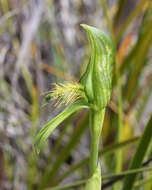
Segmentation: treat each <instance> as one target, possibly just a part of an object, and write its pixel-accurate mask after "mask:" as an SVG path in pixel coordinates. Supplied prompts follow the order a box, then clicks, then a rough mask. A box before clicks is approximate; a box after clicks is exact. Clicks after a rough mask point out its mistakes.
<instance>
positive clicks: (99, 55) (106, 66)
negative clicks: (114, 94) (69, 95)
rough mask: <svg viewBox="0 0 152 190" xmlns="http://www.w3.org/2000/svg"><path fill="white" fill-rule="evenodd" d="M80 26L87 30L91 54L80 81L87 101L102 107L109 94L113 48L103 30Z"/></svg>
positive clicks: (105, 103)
mask: <svg viewBox="0 0 152 190" xmlns="http://www.w3.org/2000/svg"><path fill="white" fill-rule="evenodd" d="M81 26H82V27H83V28H84V29H86V30H87V33H88V39H89V44H90V54H91V56H90V60H89V64H88V66H87V69H86V72H85V73H84V75H83V76H82V78H81V79H80V83H81V84H83V86H84V91H85V94H86V96H87V99H88V103H89V104H91V105H93V107H94V108H96V109H102V108H105V107H106V106H107V105H108V103H109V100H110V96H111V90H112V76H113V68H114V58H115V49H114V46H113V43H112V40H111V39H110V38H109V37H108V36H107V35H106V34H105V33H104V32H102V31H101V30H99V29H97V28H94V27H91V26H88V25H85V24H82V25H81Z"/></svg>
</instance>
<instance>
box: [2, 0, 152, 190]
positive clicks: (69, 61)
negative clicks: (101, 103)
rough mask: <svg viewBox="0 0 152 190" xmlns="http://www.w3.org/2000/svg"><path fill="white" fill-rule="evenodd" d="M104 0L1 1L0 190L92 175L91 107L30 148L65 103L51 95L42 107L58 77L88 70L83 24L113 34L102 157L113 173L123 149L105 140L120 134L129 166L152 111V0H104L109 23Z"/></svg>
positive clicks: (30, 188)
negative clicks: (55, 102)
mask: <svg viewBox="0 0 152 190" xmlns="http://www.w3.org/2000/svg"><path fill="white" fill-rule="evenodd" d="M103 2H104V1H102V0H100V1H98V0H93V1H92V0H54V1H53V0H52V1H51V0H0V190H4V189H6V190H10V189H15V190H26V189H28V190H35V189H45V188H47V187H51V186H54V185H57V184H61V183H64V184H65V183H71V182H74V181H76V180H79V179H85V178H87V177H88V175H89V168H88V156H89V152H90V134H89V125H88V123H89V119H88V112H87V110H82V111H79V112H78V113H76V114H74V115H73V116H71V117H70V118H69V119H67V120H66V121H65V122H63V123H62V124H61V125H60V126H59V127H58V128H57V129H56V130H55V131H54V132H53V134H52V135H51V137H49V140H48V141H47V143H46V144H45V147H44V148H43V150H42V151H41V153H40V154H39V155H35V153H34V151H33V149H32V144H33V140H34V137H35V135H36V134H37V132H38V131H39V130H40V129H41V128H42V126H43V125H44V124H45V123H46V122H47V121H49V120H50V119H52V118H53V117H54V116H56V115H57V114H58V113H60V112H61V110H62V109H63V108H55V107H54V106H53V102H50V103H49V104H47V105H46V106H43V105H44V104H45V103H46V102H45V98H44V93H45V92H47V91H49V90H51V89H52V84H53V83H55V82H56V83H59V82H65V81H78V80H79V78H80V76H81V74H82V73H83V72H84V71H85V68H86V65H87V63H88V60H89V55H90V52H89V47H88V40H87V37H86V33H85V31H84V30H83V29H82V28H81V27H80V24H81V23H85V24H88V25H92V26H96V27H98V28H100V29H102V30H104V31H105V32H106V33H108V34H109V35H110V36H111V37H112V39H113V40H114V41H115V45H116V48H117V55H116V64H115V65H116V69H115V74H114V80H113V93H112V98H111V102H110V104H109V106H108V108H107V112H106V117H105V121H104V128H103V133H102V139H101V150H102V151H103V152H102V153H103V157H102V160H101V163H102V168H103V173H104V172H105V173H114V172H115V171H116V165H117V163H118V160H119V158H117V156H116V154H115V152H116V151H117V153H118V152H119V150H116V149H118V148H116V149H110V151H109V152H108V153H107V152H106V150H109V149H108V148H107V149H106V147H111V145H117V144H118V143H119V142H120V141H123V142H127V143H126V144H125V143H124V146H121V147H122V148H123V149H121V154H120V157H121V158H120V159H121V160H122V161H120V162H121V169H125V168H127V166H128V163H129V160H130V159H131V158H132V155H133V153H134V151H135V150H136V144H137V141H138V138H139V136H140V135H141V132H142V131H143V128H144V126H145V125H146V123H147V121H148V119H149V116H150V115H151V113H152V106H151V105H152V82H151V81H152V46H151V44H152V8H151V1H150V0H134V1H132V0H107V1H106V5H107V10H108V14H109V18H110V20H109V23H108V19H107V18H106V17H105V11H104V10H105V9H104V8H105V7H104V4H103ZM145 14H146V15H145ZM144 15H145V16H144ZM110 26H111V27H110ZM116 70H118V73H117V72H116ZM116 147H117V146H116ZM151 147H152V146H151ZM104 150H105V152H104ZM151 150H152V149H150V148H149V154H148V155H147V159H148V156H149V155H150V154H151ZM106 153H107V154H106ZM119 153H120V152H119ZM117 171H118V170H117ZM145 175H147V174H145ZM112 186H113V184H112V185H109V186H108V187H107V189H112ZM73 189H77V188H73ZM78 189H80V187H79V188H78Z"/></svg>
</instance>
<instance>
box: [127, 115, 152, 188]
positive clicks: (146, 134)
mask: <svg viewBox="0 0 152 190" xmlns="http://www.w3.org/2000/svg"><path fill="white" fill-rule="evenodd" d="M151 128H152V116H151V117H150V119H149V121H148V123H147V125H146V127H145V129H144V131H143V134H142V136H141V139H140V141H139V144H138V147H137V150H136V152H135V154H134V157H133V159H132V161H131V164H130V166H129V169H136V168H139V167H141V165H142V161H143V159H144V156H145V154H146V151H147V149H148V146H149V144H150V142H151V138H152V132H151ZM136 176H137V174H131V175H127V176H126V177H125V181H124V186H123V190H128V189H130V190H131V189H132V188H133V185H134V182H135V179H136Z"/></svg>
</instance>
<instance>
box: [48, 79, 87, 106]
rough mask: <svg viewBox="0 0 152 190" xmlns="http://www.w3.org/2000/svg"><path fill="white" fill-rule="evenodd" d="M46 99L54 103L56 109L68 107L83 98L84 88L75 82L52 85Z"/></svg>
mask: <svg viewBox="0 0 152 190" xmlns="http://www.w3.org/2000/svg"><path fill="white" fill-rule="evenodd" d="M46 97H49V98H50V99H52V100H53V101H56V104H55V106H56V107H58V106H60V105H62V104H64V105H68V104H71V103H74V102H76V101H77V100H79V99H81V98H85V93H84V87H83V85H82V84H80V83H76V82H75V83H74V82H73V83H71V82H66V83H59V84H57V83H54V88H53V89H52V91H50V93H49V94H48V95H47V96H46Z"/></svg>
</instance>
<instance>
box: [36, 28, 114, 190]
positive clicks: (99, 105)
mask: <svg viewBox="0 0 152 190" xmlns="http://www.w3.org/2000/svg"><path fill="white" fill-rule="evenodd" d="M81 26H82V27H83V28H84V29H85V30H86V31H87V34H88V39H89V45H90V54H91V56H90V59H89V63H88V66H87V68H86V71H85V73H84V74H83V76H82V77H81V79H80V80H79V82H78V83H71V82H67V83H65V84H61V83H60V84H55V85H54V89H53V90H52V91H50V92H49V94H48V95H47V96H46V99H47V100H48V99H49V100H50V99H51V100H53V101H56V106H60V105H61V104H64V105H66V106H67V108H66V109H65V110H64V111H63V112H61V113H60V114H59V115H57V116H56V117H55V118H54V119H52V120H51V121H50V122H48V123H47V124H46V125H45V126H44V127H43V128H42V129H41V130H40V131H39V133H38V134H37V136H36V137H35V141H34V146H35V147H36V145H37V144H38V146H37V147H36V150H37V152H40V149H41V148H42V147H43V145H44V143H45V142H46V140H47V139H48V137H49V136H50V135H51V133H52V131H53V130H54V129H55V128H56V127H57V126H58V125H59V124H60V123H61V122H62V121H64V120H65V119H66V118H68V117H69V116H70V115H71V114H73V113H74V112H76V111H78V110H80V109H82V108H87V109H89V110H90V131H91V138H92V139H91V141H92V143H91V153H90V180H89V184H91V186H92V185H93V184H95V186H96V187H97V186H98V188H96V190H98V189H100V188H101V181H100V180H96V181H99V183H98V185H97V182H94V179H97V177H94V176H97V175H99V176H98V178H101V177H100V173H101V172H99V168H100V165H99V164H98V146H99V140H100V135H101V130H102V125H103V121H104V114H105V108H106V106H107V105H108V103H109V101H110V97H111V91H112V76H113V68H114V60H115V49H114V46H113V43H112V40H111V39H110V38H109V37H108V36H107V35H106V34H105V33H104V32H103V31H101V30H99V29H97V28H95V27H91V26H88V25H86V24H82V25H81ZM92 180H93V181H92ZM89 184H88V183H87V185H86V188H85V189H86V190H87V189H89V186H90V185H89ZM91 186H90V187H91Z"/></svg>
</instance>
